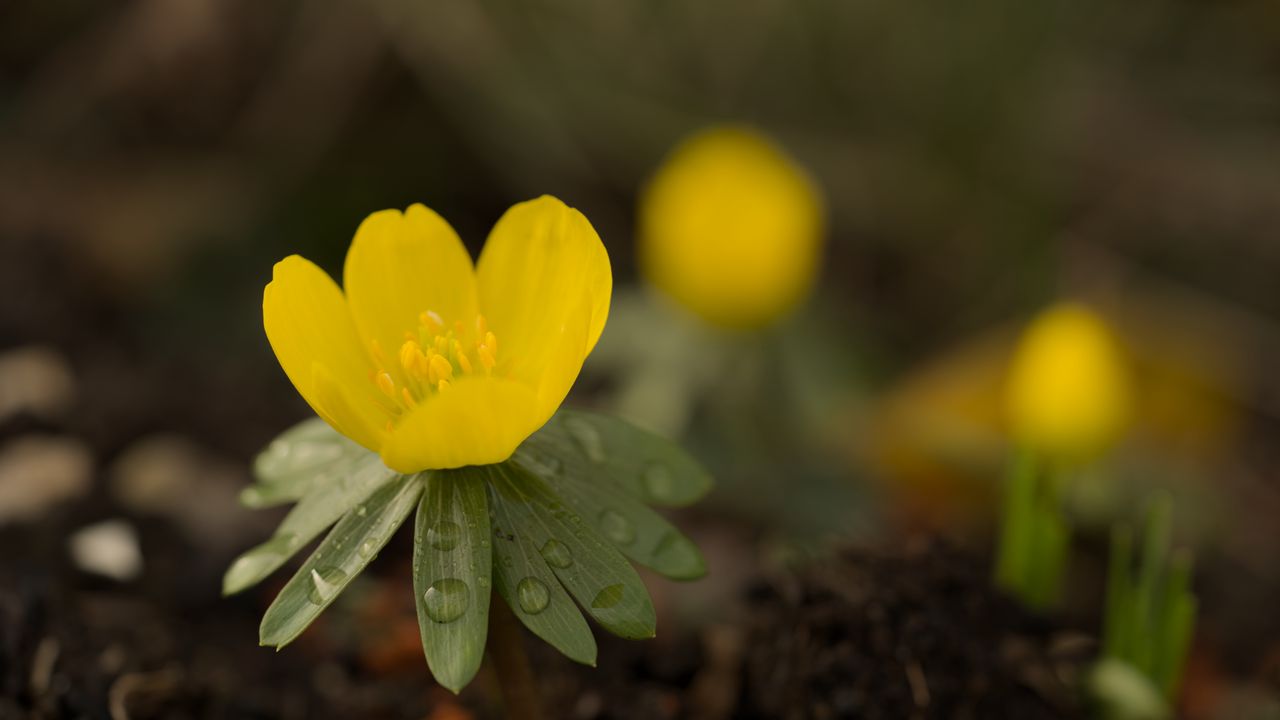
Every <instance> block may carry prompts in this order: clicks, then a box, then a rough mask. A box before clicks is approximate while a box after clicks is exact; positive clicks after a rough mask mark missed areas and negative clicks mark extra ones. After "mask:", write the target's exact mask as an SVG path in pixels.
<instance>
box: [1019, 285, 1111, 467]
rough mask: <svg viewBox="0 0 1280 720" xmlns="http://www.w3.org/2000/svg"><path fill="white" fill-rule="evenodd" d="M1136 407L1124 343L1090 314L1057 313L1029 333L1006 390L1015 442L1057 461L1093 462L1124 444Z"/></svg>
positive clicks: (1066, 307)
mask: <svg viewBox="0 0 1280 720" xmlns="http://www.w3.org/2000/svg"><path fill="white" fill-rule="evenodd" d="M1132 402H1133V401H1132V391H1131V388H1130V384H1129V376H1128V371H1127V369H1126V366H1125V361H1124V358H1123V353H1122V351H1121V348H1120V346H1119V343H1118V342H1117V341H1116V338H1115V336H1114V335H1113V333H1112V332H1111V330H1110V328H1109V327H1108V326H1107V324H1106V323H1105V322H1104V321H1103V320H1102V318H1100V317H1099V316H1098V315H1097V314H1095V313H1094V312H1092V311H1091V310H1089V309H1088V308H1086V307H1084V306H1082V305H1079V304H1075V303H1063V304H1060V305H1056V306H1054V307H1051V308H1049V309H1048V310H1046V311H1044V312H1043V313H1041V314H1040V315H1039V317H1037V318H1036V319H1035V320H1034V321H1033V322H1032V323H1031V325H1030V326H1029V327H1028V328H1027V329H1026V331H1025V332H1024V333H1023V336H1022V338H1021V340H1020V341H1019V342H1018V347H1017V349H1016V350H1015V351H1014V355H1013V361H1012V365H1011V366H1010V369H1009V376H1008V384H1007V386H1006V389H1005V403H1006V410H1007V412H1008V419H1009V423H1010V429H1011V430H1012V433H1013V436H1014V439H1015V440H1016V441H1017V442H1019V443H1021V444H1023V445H1025V446H1026V447H1028V448H1030V449H1032V450H1034V451H1036V452H1039V453H1042V454H1044V455H1045V456H1047V457H1050V458H1053V459H1061V460H1081V459H1088V458H1089V457H1091V456H1093V455H1096V454H1097V453H1099V452H1101V451H1102V450H1105V449H1106V448H1107V447H1108V446H1109V445H1111V444H1112V443H1113V442H1115V441H1116V440H1117V439H1118V438H1119V436H1120V434H1121V433H1122V432H1123V431H1124V429H1125V427H1126V426H1127V425H1128V423H1129V418H1130V414H1131V411H1132Z"/></svg>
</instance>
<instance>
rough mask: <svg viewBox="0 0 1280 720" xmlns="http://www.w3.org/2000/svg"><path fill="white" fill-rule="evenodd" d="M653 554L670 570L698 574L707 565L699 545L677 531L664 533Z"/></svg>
mask: <svg viewBox="0 0 1280 720" xmlns="http://www.w3.org/2000/svg"><path fill="white" fill-rule="evenodd" d="M653 556H654V559H655V560H657V561H659V562H660V563H661V564H662V566H663V567H664V568H665V569H666V570H667V571H669V572H675V573H681V574H685V573H688V574H696V573H699V572H701V571H703V570H704V569H705V567H706V566H705V563H704V561H703V560H702V553H700V552H698V547H697V546H696V545H694V544H693V542H692V541H690V540H689V538H686V537H685V536H683V535H681V534H680V533H677V532H669V533H667V534H666V535H663V536H662V539H661V540H659V541H658V544H657V545H656V546H655V547H654V548H653Z"/></svg>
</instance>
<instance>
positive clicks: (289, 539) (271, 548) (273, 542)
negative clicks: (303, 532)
mask: <svg viewBox="0 0 1280 720" xmlns="http://www.w3.org/2000/svg"><path fill="white" fill-rule="evenodd" d="M296 547H298V536H297V535H294V534H293V533H291V532H284V533H279V534H277V535H273V536H272V537H271V539H270V540H268V541H266V542H264V543H262V544H261V545H259V546H258V552H264V553H273V554H275V555H287V554H288V553H291V552H293V550H294V548H296Z"/></svg>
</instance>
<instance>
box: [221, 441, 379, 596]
mask: <svg viewBox="0 0 1280 720" xmlns="http://www.w3.org/2000/svg"><path fill="white" fill-rule="evenodd" d="M363 452H364V455H363V456H362V457H361V458H360V459H359V460H357V461H356V462H355V463H354V464H349V465H344V467H345V470H346V472H345V473H344V474H343V475H341V476H339V477H334V478H328V479H327V481H326V482H324V483H323V484H320V485H317V486H316V487H314V488H313V489H312V490H311V491H310V492H309V493H307V495H306V496H305V497H303V498H302V501H301V502H299V503H298V504H297V505H295V506H294V508H293V509H292V510H290V511H289V514H288V515H286V516H285V518H284V522H282V523H280V527H279V528H277V529H276V532H275V535H273V536H272V538H271V539H270V540H268V541H266V542H265V543H263V544H261V545H259V546H257V547H255V548H253V549H251V550H249V551H248V552H246V553H244V554H243V555H241V556H240V557H238V558H236V560H235V562H233V563H231V567H229V568H227V573H226V575H224V576H223V578H222V593H223V594H224V595H231V594H233V593H237V592H240V591H241V590H244V589H245V588H247V587H250V586H252V585H255V584H257V583H258V582H259V581H261V580H262V579H263V578H265V577H266V576H268V575H270V574H271V573H273V572H275V570H276V569H277V568H279V567H280V566H281V565H283V564H284V563H285V561H286V560H288V559H289V558H290V557H292V556H293V554H294V553H296V552H297V551H298V550H299V549H300V548H301V547H302V546H304V545H306V544H307V543H309V542H311V541H312V540H313V539H315V537H316V536H317V535H319V534H320V533H322V532H324V529H325V528H327V527H329V526H330V525H332V524H333V523H334V522H336V521H337V520H338V518H340V517H342V515H343V514H344V513H345V512H346V511H347V510H350V509H351V508H352V507H354V506H355V505H356V504H358V503H360V502H361V501H363V500H365V499H366V498H368V497H369V496H370V495H371V494H372V493H373V492H374V491H375V490H377V489H378V488H380V487H382V486H383V485H385V484H387V483H388V482H390V481H391V479H392V478H395V477H399V475H398V474H397V473H396V472H395V471H393V470H388V469H387V467H386V466H385V465H383V464H382V459H381V458H379V457H378V456H377V454H376V453H372V452H369V451H367V450H364V451H363Z"/></svg>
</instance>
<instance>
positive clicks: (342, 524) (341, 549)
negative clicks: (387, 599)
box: [258, 475, 422, 648]
mask: <svg viewBox="0 0 1280 720" xmlns="http://www.w3.org/2000/svg"><path fill="white" fill-rule="evenodd" d="M421 493H422V478H421V476H419V475H408V476H406V475H402V476H400V479H399V480H398V481H396V482H393V483H390V484H387V485H384V486H383V487H382V488H381V489H379V490H378V491H377V492H375V493H374V494H373V495H372V496H371V497H370V498H369V499H368V500H367V501H366V502H363V503H360V504H358V505H356V506H355V507H351V508H349V511H348V512H347V514H346V515H345V516H343V518H342V520H341V521H339V522H338V524H337V526H336V527H334V528H333V531H332V532H330V533H329V535H328V537H326V538H325V539H324V542H322V543H320V547H318V548H316V551H315V552H314V553H312V554H311V557H309V558H307V561H306V562H305V563H303V565H302V567H301V568H299V570H298V572H297V573H296V574H295V575H294V576H293V578H292V579H291V580H289V582H288V584H287V585H285V586H284V589H283V590H281V591H280V594H279V595H277V596H276V599H275V601H274V602H272V603H271V607H269V608H267V612H266V614H265V615H264V616H263V617H262V625H261V626H260V627H259V629H258V638H259V642H261V643H262V644H263V645H273V646H275V647H277V648H278V647H282V646H284V645H287V644H288V643H290V642H292V641H293V639H294V638H296V637H297V636H298V635H299V634H300V633H301V632H302V631H303V630H305V629H306V628H307V626H308V625H310V624H311V621H312V620H315V619H316V616H318V615H319V614H320V612H321V611H322V610H324V609H325V608H326V607H328V606H329V603H331V602H333V599H334V598H336V597H337V596H338V595H339V593H341V592H342V590H343V588H345V587H346V586H347V583H349V582H351V580H352V579H353V578H355V576H356V575H358V574H360V571H361V570H364V568H365V566H366V565H368V564H369V562H370V561H371V560H372V559H373V558H374V556H375V555H377V554H378V551H380V550H381V549H382V548H383V546H384V545H386V544H387V541H388V540H390V539H391V536H392V535H393V534H395V531H396V529H398V528H399V527H400V524H401V523H403V522H404V520H405V518H407V517H408V516H409V513H410V511H412V510H413V509H414V508H415V507H416V506H417V504H418V497H419V495H421Z"/></svg>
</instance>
